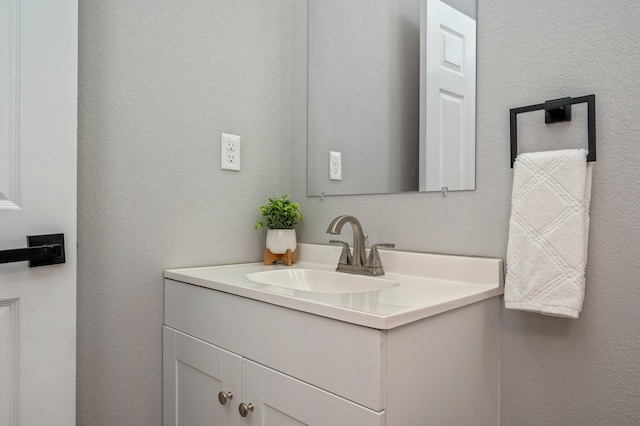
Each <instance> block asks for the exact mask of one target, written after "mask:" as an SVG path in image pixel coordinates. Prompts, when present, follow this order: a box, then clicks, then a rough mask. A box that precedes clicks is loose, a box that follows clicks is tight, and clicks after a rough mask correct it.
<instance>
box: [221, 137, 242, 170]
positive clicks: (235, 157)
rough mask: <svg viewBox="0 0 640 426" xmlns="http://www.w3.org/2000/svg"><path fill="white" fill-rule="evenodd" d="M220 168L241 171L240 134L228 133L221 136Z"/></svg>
mask: <svg viewBox="0 0 640 426" xmlns="http://www.w3.org/2000/svg"><path fill="white" fill-rule="evenodd" d="M220 168H222V169H223V170H235V171H240V136H236V135H230V134H228V133H222V135H221V136H220Z"/></svg>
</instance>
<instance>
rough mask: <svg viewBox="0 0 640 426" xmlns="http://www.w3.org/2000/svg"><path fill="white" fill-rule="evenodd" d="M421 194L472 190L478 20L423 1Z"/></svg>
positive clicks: (438, 3) (431, 0) (430, 0)
mask: <svg viewBox="0 0 640 426" xmlns="http://www.w3.org/2000/svg"><path fill="white" fill-rule="evenodd" d="M422 15H423V17H422V25H421V32H422V35H421V37H422V43H421V68H420V69H421V77H420V87H421V89H420V156H421V157H422V159H423V160H424V161H420V185H419V186H420V191H440V190H441V189H442V188H443V187H447V188H448V190H470V189H475V140H476V122H475V117H476V21H475V20H474V19H472V18H470V17H468V16H467V15H465V14H464V13H462V12H460V11H458V10H456V9H454V8H453V7H451V6H449V5H447V4H445V3H443V2H442V1H440V0H423V11H422Z"/></svg>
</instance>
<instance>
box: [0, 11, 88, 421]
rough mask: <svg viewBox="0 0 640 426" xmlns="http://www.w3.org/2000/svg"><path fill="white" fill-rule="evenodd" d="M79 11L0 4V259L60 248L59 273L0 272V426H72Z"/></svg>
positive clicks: (12, 268) (18, 266) (2, 267)
mask: <svg viewBox="0 0 640 426" xmlns="http://www.w3.org/2000/svg"><path fill="white" fill-rule="evenodd" d="M77 8H78V5H77V1H72V0H60V1H56V2H48V1H43V0H0V46H2V48H0V250H7V249H16V248H23V247H25V246H26V236H27V235H42V234H54V233H63V234H64V235H65V242H66V247H65V257H66V263H64V264H58V265H51V266H43V267H39V268H29V267H28V266H27V263H26V262H18V263H11V264H0V316H1V318H0V324H1V325H0V328H2V331H0V424H2V425H3V426H4V425H17V424H20V425H22V426H30V425H42V424H55V425H71V424H74V423H75V383H76V377H75V365H76V349H75V341H76V334H75V330H76V205H77V203H76V192H77V191H76V170H77V166H76V150H77V143H76V139H77V136H76V135H77V85H78V83H77V68H78V66H77V65H78V62H77V45H78V36H77V34H78V32H77V31H78V16H77ZM7 330H9V331H7Z"/></svg>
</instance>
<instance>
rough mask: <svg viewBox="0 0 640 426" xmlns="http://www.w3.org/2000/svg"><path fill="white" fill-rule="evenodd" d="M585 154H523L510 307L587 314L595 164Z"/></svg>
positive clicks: (511, 250) (510, 256)
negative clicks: (593, 167)
mask: <svg viewBox="0 0 640 426" xmlns="http://www.w3.org/2000/svg"><path fill="white" fill-rule="evenodd" d="M586 155H587V152H586V151H585V150H584V149H570V150H562V151H549V152H536V153H528V154H521V155H519V156H518V158H517V159H516V161H515V164H514V166H513V169H514V176H513V193H512V196H511V220H510V222H509V244H508V248H507V268H508V269H507V280H506V284H505V289H504V301H505V307H506V308H508V309H521V310H524V311H531V312H538V313H541V314H545V315H553V316H560V317H568V318H578V315H579V314H580V311H581V310H582V302H583V301H584V290H585V278H584V274H585V269H586V265H587V243H588V238H589V203H590V201H591V163H587V162H586Z"/></svg>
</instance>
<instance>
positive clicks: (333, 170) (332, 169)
mask: <svg viewBox="0 0 640 426" xmlns="http://www.w3.org/2000/svg"><path fill="white" fill-rule="evenodd" d="M329 180H342V153H340V152H335V151H329Z"/></svg>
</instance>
